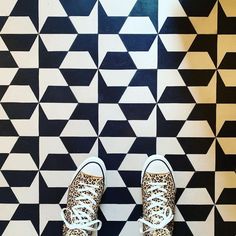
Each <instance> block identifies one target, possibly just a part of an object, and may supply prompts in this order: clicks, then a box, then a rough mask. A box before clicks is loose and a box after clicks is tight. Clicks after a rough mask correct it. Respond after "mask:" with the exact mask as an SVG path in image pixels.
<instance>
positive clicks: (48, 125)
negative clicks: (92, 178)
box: [0, 0, 236, 236]
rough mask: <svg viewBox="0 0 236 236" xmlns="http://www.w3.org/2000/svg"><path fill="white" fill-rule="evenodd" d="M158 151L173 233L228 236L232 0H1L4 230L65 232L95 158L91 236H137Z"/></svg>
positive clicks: (235, 29) (235, 37)
mask: <svg viewBox="0 0 236 236" xmlns="http://www.w3.org/2000/svg"><path fill="white" fill-rule="evenodd" d="M154 153H160V154H166V157H167V158H168V160H169V161H170V163H171V164H172V166H173V168H174V170H175V177H176V185H177V188H178V189H177V196H176V198H177V199H176V201H177V207H176V217H175V221H176V223H175V232H174V236H180V235H181V236H183V235H184V236H190V235H194V236H205V235H207V236H213V235H216V236H222V235H224V236H235V235H236V172H235V170H236V2H235V1H234V0H219V1H217V0H197V1H196V0H159V2H157V1H156V0H99V1H97V0H30V1H28V0H18V1H17V0H7V1H6V0H0V168H1V172H0V235H3V236H13V235H19V236H35V235H43V236H52V235H55V236H56V235H61V226H62V222H61V221H60V209H61V207H63V206H64V204H65V202H66V190H67V186H68V184H69V183H70V180H71V177H72V175H73V172H74V171H75V170H76V167H77V166H78V165H79V164H80V163H81V162H82V161H83V160H84V159H86V158H87V157H88V156H92V155H96V156H97V155H98V156H99V157H101V158H102V159H103V160H104V161H105V163H106V166H107V169H108V173H107V174H108V188H107V190H106V192H105V195H104V198H103V203H102V205H101V210H100V212H99V218H100V219H101V220H102V221H103V228H102V230H101V231H100V232H99V236H118V235H120V236H128V235H132V236H138V235H139V225H138V224H137V222H136V221H137V219H138V218H139V217H140V215H141V196H140V194H141V192H140V183H139V180H140V170H141V169H142V165H143V163H144V161H145V159H146V158H147V156H148V155H151V154H154Z"/></svg>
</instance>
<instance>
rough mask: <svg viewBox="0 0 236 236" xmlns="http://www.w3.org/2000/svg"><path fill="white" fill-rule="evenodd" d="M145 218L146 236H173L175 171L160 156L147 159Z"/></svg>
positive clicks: (144, 180)
mask: <svg viewBox="0 0 236 236" xmlns="http://www.w3.org/2000/svg"><path fill="white" fill-rule="evenodd" d="M141 186H142V200H143V218H142V219H139V222H141V223H142V228H141V230H140V231H141V233H142V234H143V235H145V236H171V235H172V233H173V224H174V220H173V218H174V209H175V183H174V178H173V170H172V168H171V166H170V164H169V163H168V161H167V160H166V159H165V158H164V157H163V156H160V155H153V156H151V157H149V158H148V159H147V161H146V162H145V164H144V168H143V171H142V179H141Z"/></svg>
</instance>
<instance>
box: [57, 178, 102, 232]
mask: <svg viewBox="0 0 236 236" xmlns="http://www.w3.org/2000/svg"><path fill="white" fill-rule="evenodd" d="M79 185H80V188H78V189H77V191H78V193H79V195H80V196H79V197H77V198H75V200H76V201H78V203H77V205H75V206H74V207H72V209H68V208H64V209H62V211H61V217H62V219H63V221H64V222H65V224H66V227H67V228H69V229H71V230H73V229H79V230H81V231H82V232H83V233H84V235H86V236H87V235H88V231H98V230H100V229H101V227H102V222H101V221H100V220H92V218H91V216H90V214H89V213H91V214H94V213H95V212H94V210H93V207H92V206H93V205H96V204H97V203H96V201H95V200H94V199H93V197H92V196H94V197H96V196H97V193H96V191H95V189H97V188H99V187H98V186H97V185H93V184H85V183H79ZM91 195H92V196H91ZM86 201H89V202H90V203H86ZM85 209H86V210H87V211H88V213H86V212H85V211H84V210H85ZM66 212H67V213H69V214H70V219H71V222H68V221H67V220H66V218H65V214H66Z"/></svg>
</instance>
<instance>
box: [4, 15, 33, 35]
mask: <svg viewBox="0 0 236 236" xmlns="http://www.w3.org/2000/svg"><path fill="white" fill-rule="evenodd" d="M1 33H2V34H37V30H36V29H35V27H34V24H33V23H32V21H31V19H30V18H29V17H27V16H10V17H9V18H8V19H7V21H6V23H5V25H4V26H3V28H2V31H1Z"/></svg>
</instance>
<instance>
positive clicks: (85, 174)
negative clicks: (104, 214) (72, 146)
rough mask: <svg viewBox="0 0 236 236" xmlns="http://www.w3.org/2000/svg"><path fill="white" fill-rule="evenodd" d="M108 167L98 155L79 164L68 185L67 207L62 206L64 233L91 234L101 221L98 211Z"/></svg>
mask: <svg viewBox="0 0 236 236" xmlns="http://www.w3.org/2000/svg"><path fill="white" fill-rule="evenodd" d="M105 175H106V167H105V164H104V162H103V161H102V160H101V159H100V158H98V157H91V158H88V159H87V160H86V161H84V162H83V163H82V164H81V165H80V166H79V168H78V170H77V172H76V173H75V176H74V178H73V180H72V182H71V185H70V186H69V191H68V197H67V207H66V208H64V209H62V212H61V217H62V219H63V221H64V225H63V236H91V235H92V233H93V232H95V231H98V230H99V229H100V228H101V226H102V222H101V221H100V220H98V219H97V212H98V208H99V204H100V201H101V198H102V194H103V192H104V191H105Z"/></svg>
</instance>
